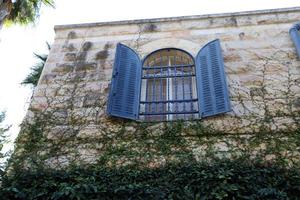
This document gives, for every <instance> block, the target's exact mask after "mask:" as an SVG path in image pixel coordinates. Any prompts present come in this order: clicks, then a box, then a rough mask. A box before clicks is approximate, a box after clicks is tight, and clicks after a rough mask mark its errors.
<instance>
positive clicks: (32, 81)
mask: <svg viewBox="0 0 300 200" xmlns="http://www.w3.org/2000/svg"><path fill="white" fill-rule="evenodd" d="M46 44H47V48H48V51H49V50H50V48H51V47H50V45H49V43H46ZM33 54H34V56H35V58H36V59H37V60H38V62H37V63H36V64H35V65H34V66H33V67H31V72H30V73H29V74H28V75H27V77H26V78H25V79H24V80H23V81H22V83H21V84H24V85H32V86H33V87H35V86H37V84H38V82H39V78H40V76H41V74H42V71H43V69H44V66H45V63H46V60H47V58H48V54H36V53H33Z"/></svg>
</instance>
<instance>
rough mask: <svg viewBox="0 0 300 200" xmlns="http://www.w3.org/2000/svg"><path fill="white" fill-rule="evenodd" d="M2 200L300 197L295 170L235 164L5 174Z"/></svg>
mask: <svg viewBox="0 0 300 200" xmlns="http://www.w3.org/2000/svg"><path fill="white" fill-rule="evenodd" d="M0 195H1V197H2V198H3V199H207V200H208V199H253V200H254V199H262V200H266V199H270V200H271V199H272V200H275V199H295V200H296V199H300V171H299V169H296V168H290V169H285V168H280V167H278V166H276V165H272V164H269V165H266V164H261V163H257V162H256V163H250V162H246V161H241V160H219V161H218V162H214V163H210V164H208V163H195V162H190V163H181V164H176V165H171V164H170V165H166V166H165V167H162V168H155V169H150V168H148V169H132V168H130V167H122V168H103V167H101V166H97V165H94V166H90V167H89V168H79V167H77V168H72V169H70V170H67V171H65V170H54V169H53V170H51V169H48V170H46V169H44V170H38V171H34V172H33V171H22V172H20V173H17V174H14V175H11V176H6V177H5V178H4V180H3V184H2V189H1V192H0Z"/></svg>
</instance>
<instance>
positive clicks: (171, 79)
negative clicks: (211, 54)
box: [140, 49, 198, 121]
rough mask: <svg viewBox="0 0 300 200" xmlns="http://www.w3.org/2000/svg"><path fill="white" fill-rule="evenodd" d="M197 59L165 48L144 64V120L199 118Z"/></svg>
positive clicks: (142, 107) (150, 56)
mask: <svg viewBox="0 0 300 200" xmlns="http://www.w3.org/2000/svg"><path fill="white" fill-rule="evenodd" d="M195 84H196V82H195V67H194V61H193V58H192V57H191V56H190V55H189V54H187V53H185V52H184V51H181V50H178V49H162V50H159V51H156V52H154V53H152V54H150V55H149V56H148V57H147V58H146V59H145V61H144V66H143V80H142V91H141V105H140V116H141V117H140V119H142V120H146V121H159V120H175V119H190V118H195V117H197V116H198V113H197V112H198V105H197V92H196V85H195Z"/></svg>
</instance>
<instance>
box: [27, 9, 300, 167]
mask: <svg viewBox="0 0 300 200" xmlns="http://www.w3.org/2000/svg"><path fill="white" fill-rule="evenodd" d="M299 17H300V9H293V10H281V11H272V12H271V11H257V12H250V13H244V14H220V15H208V16H192V17H181V18H168V19H157V20H145V21H144V20H141V21H128V22H111V23H100V24H85V25H70V26H60V27H56V39H55V42H54V44H53V46H54V48H53V49H52V50H51V53H50V55H49V59H48V60H47V63H46V65H45V69H44V71H43V75H42V78H41V81H40V83H39V85H38V87H37V89H36V91H35V93H34V96H33V100H32V102H31V104H30V112H29V114H28V116H27V117H28V119H32V118H33V117H34V116H33V115H34V114H33V113H37V112H38V113H51V115H50V117H49V119H48V121H51V123H52V124H51V126H50V125H49V126H47V128H46V130H47V131H45V133H44V134H45V137H46V138H47V139H48V140H50V141H52V142H54V143H55V145H53V144H51V145H53V146H55V147H53V146H52V147H49V149H50V150H51V148H53V149H54V148H57V149H59V150H57V153H56V156H54V157H53V158H49V159H47V160H46V161H45V163H46V164H48V165H51V166H67V165H69V164H70V163H72V162H73V160H74V159H75V158H76V159H79V160H80V162H81V163H94V162H97V161H98V160H101V159H100V158H102V156H104V157H105V156H107V155H110V156H112V157H111V158H110V160H108V161H107V165H110V166H114V165H129V164H133V163H134V162H135V161H137V160H138V161H139V162H140V163H141V164H142V165H144V166H147V167H151V168H152V167H157V166H163V165H165V164H166V163H167V162H169V161H171V160H172V161H176V160H180V158H181V157H184V156H187V154H189V155H190V156H192V157H193V158H195V159H196V160H198V161H202V160H203V159H206V158H207V154H208V152H209V151H212V152H213V154H214V155H215V156H216V157H218V158H223V157H238V156H241V155H242V154H241V152H243V151H246V150H249V149H250V151H251V152H252V154H253V155H257V154H259V153H260V152H263V153H264V151H267V146H268V145H270V144H267V141H268V140H265V143H262V144H255V145H254V144H252V143H251V142H253V140H254V139H253V137H254V136H253V133H256V134H260V133H262V132H264V131H266V130H269V131H273V132H274V133H275V132H276V133H277V132H281V131H282V132H284V131H286V130H293V129H296V128H297V127H299V121H300V119H299V118H300V117H299V111H300V81H299V80H300V71H299V66H300V61H299V60H298V58H297V54H296V51H295V48H294V45H293V43H292V41H291V39H290V37H289V33H288V29H289V28H290V27H291V26H292V24H294V23H295V22H297V21H298V20H299ZM217 38H218V39H220V41H221V47H222V53H223V57H224V64H225V72H226V75H227V83H228V86H229V95H230V100H231V105H232V111H231V112H228V113H226V114H223V115H218V116H215V117H211V118H205V119H201V120H196V121H189V122H185V125H187V124H188V125H194V126H193V127H194V128H193V129H188V128H186V127H189V126H183V127H179V128H178V127H177V128H178V129H180V131H179V133H176V135H172V133H174V131H175V130H172V129H171V128H170V127H169V126H168V125H166V124H165V123H153V124H146V125H145V124H143V123H138V122H133V121H129V120H124V119H120V118H117V117H109V116H108V115H107V113H106V109H107V98H108V93H109V89H110V80H111V75H112V68H113V65H114V55H115V49H116V45H117V43H118V42H121V43H123V44H126V45H128V46H129V47H131V48H132V49H133V50H135V51H136V52H137V53H138V54H139V56H140V58H141V59H143V58H144V57H145V56H146V55H148V54H149V53H151V52H153V51H155V50H158V49H161V48H169V47H174V48H179V49H183V50H186V51H188V52H189V53H191V55H193V56H196V55H197V53H198V52H199V50H200V49H201V47H203V46H204V45H205V44H206V43H207V42H209V41H211V40H214V39H217ZM50 119H51V120H50ZM53 119H56V120H53ZM199 121H201V124H200V122H199ZM197 123H199V124H197ZM142 126H145V127H142ZM202 126H205V127H210V128H212V129H215V130H217V131H220V132H221V133H222V138H221V139H220V137H221V136H220V137H217V136H215V135H213V134H215V133H212V132H210V131H209V130H210V129H209V130H204V129H203V127H202ZM202 129H203V130H202ZM177 131H178V130H177ZM173 139H176V141H174V140H173ZM62 140H63V141H66V146H64V145H61V144H60V143H59V142H60V141H62ZM282 141H283V143H285V142H286V143H288V141H285V140H282ZM178 144H181V145H183V146H178ZM51 145H46V146H47V147H48V146H51ZM271 145H272V144H271ZM251 148H252V149H251ZM295 148H296V147H295ZM53 149H52V151H53ZM45 152H46V150H45ZM55 152H56V151H55ZM163 152H164V153H165V152H167V153H165V154H163ZM187 152H188V153H187ZM291 152H292V151H285V152H280V153H282V154H283V153H286V154H287V155H288V156H289V158H291V159H294V157H295V156H297V155H298V154H294V153H291ZM124 154H126V155H128V156H127V157H126V156H124ZM278 154H279V153H278ZM265 159H266V160H273V159H276V156H274V155H273V154H269V155H267V154H266V156H265Z"/></svg>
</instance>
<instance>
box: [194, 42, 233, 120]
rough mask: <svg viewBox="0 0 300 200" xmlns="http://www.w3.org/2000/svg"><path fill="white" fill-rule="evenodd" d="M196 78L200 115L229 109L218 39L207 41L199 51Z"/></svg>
mask: <svg viewBox="0 0 300 200" xmlns="http://www.w3.org/2000/svg"><path fill="white" fill-rule="evenodd" d="M196 79H197V92H198V99H199V105H200V107H199V112H200V116H201V117H208V116H213V115H216V114H220V113H225V112H228V111H230V110H231V108H230V101H229V97H228V89H227V84H226V77H225V72H224V64H223V57H222V52H221V46H220V41H219V40H213V41H211V42H209V43H208V44H206V45H205V46H204V47H203V48H202V49H201V50H200V51H199V53H198V55H197V57H196Z"/></svg>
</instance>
